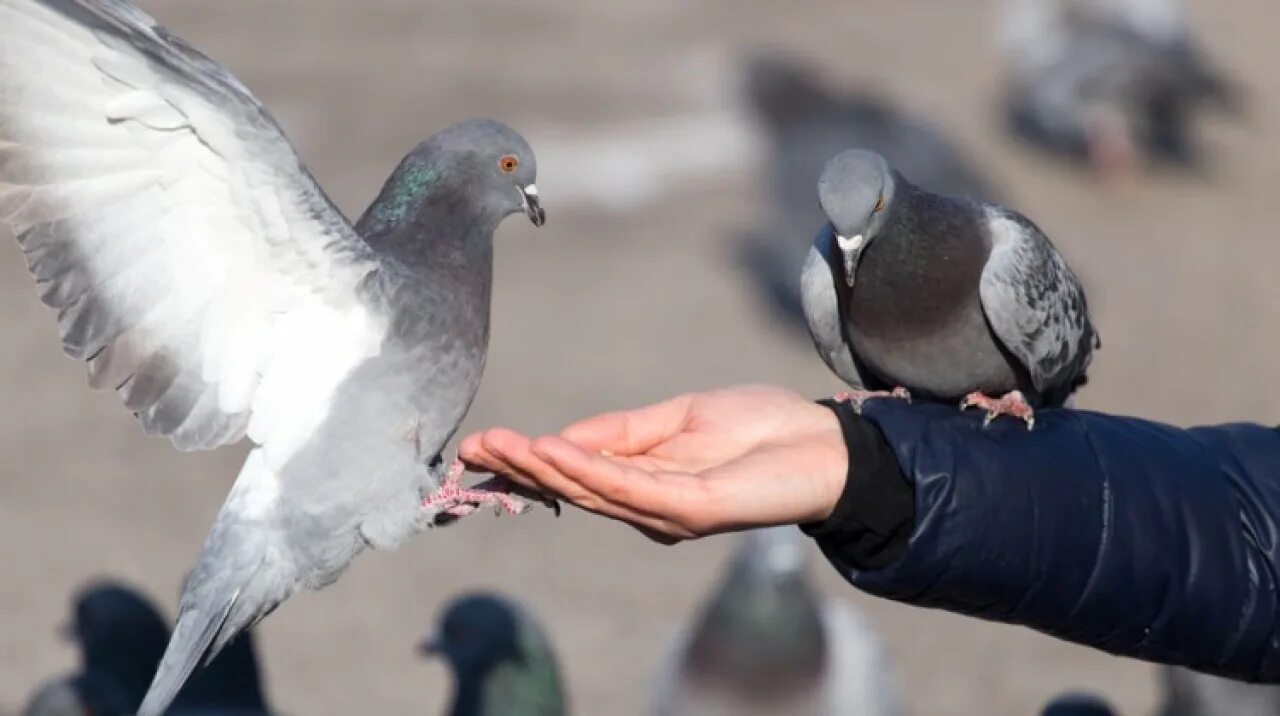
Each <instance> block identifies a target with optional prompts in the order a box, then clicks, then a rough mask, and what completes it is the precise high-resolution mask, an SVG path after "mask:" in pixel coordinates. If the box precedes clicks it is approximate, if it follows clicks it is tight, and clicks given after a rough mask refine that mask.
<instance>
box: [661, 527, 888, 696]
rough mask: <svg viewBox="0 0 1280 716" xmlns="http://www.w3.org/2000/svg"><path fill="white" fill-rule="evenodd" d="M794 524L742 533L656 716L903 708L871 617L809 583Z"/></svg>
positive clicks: (664, 680) (670, 666)
mask: <svg viewBox="0 0 1280 716" xmlns="http://www.w3.org/2000/svg"><path fill="white" fill-rule="evenodd" d="M807 542H808V540H807V539H806V538H805V537H804V535H803V534H802V533H801V532H800V531H799V530H797V529H796V528H795V527H790V526H788V527H773V528H768V529H762V530H756V531H753V532H748V533H747V534H746V535H744V536H743V538H742V540H741V542H740V544H739V546H738V549H737V552H736V554H735V555H734V557H733V560H732V562H731V563H730V565H729V568H728V571H727V574H726V575H725V577H724V579H723V580H722V581H721V583H720V585H719V586H718V587H717V588H716V591H715V593H714V594H712V595H711V597H710V599H709V600H708V601H707V602H706V603H705V604H704V605H703V606H702V608H701V609H700V611H699V613H698V615H697V616H696V617H695V618H694V620H693V621H692V622H691V623H690V624H688V625H686V626H685V627H683V628H682V629H681V631H680V632H678V633H677V634H676V636H675V638H674V640H673V642H672V645H671V647H670V650H669V652H668V654H667V657H666V659H665V660H664V661H663V663H662V665H661V667H660V669H659V672H658V677H657V681H656V684H655V690H654V701H653V709H652V713H653V714H654V716H695V715H696V716H720V715H724V716H729V715H733V716H750V715H751V714H761V715H762V716H763V714H788V716H844V715H845V714H859V716H896V715H898V714H901V713H903V707H902V703H901V696H900V694H899V692H898V688H897V681H896V678H895V677H894V676H893V674H892V669H891V668H890V667H889V663H888V658H887V657H886V655H885V653H884V650H883V647H882V646H881V644H880V641H879V639H878V638H877V637H876V635H875V633H874V632H873V631H872V629H871V628H870V626H869V625H868V624H867V623H866V620H865V619H864V618H863V617H862V616H861V615H860V614H859V613H858V612H857V611H856V610H854V609H853V607H852V606H851V605H849V604H847V603H845V602H842V601H835V600H824V599H822V598H821V597H820V596H819V595H818V594H816V593H815V591H814V588H813V585H812V584H810V582H809V578H808V574H807V565H808V549H809V545H808V544H807Z"/></svg>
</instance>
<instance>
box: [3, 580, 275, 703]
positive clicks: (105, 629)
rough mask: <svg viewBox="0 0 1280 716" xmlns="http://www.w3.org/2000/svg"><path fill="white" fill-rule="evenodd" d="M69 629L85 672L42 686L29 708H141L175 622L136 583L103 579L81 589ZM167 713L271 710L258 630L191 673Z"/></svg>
mask: <svg viewBox="0 0 1280 716" xmlns="http://www.w3.org/2000/svg"><path fill="white" fill-rule="evenodd" d="M66 635H67V636H68V637H69V638H71V639H73V640H74V641H75V643H76V646H77V647H78V648H79V650H80V670H79V672H78V673H76V674H74V675H71V676H67V677H63V678H59V679H56V680H54V681H51V682H50V683H48V684H47V685H46V686H45V687H43V688H42V689H40V691H39V692H38V693H37V694H36V696H35V697H33V698H32V700H31V703H30V705H29V706H28V707H27V711H26V713H27V714H31V715H34V714H44V715H45V716H54V715H55V714H86V715H88V714H94V715H95V716H112V715H113V714H115V715H119V716H125V715H132V714H134V713H136V712H137V710H138V707H139V705H140V704H141V703H142V699H143V697H144V696H145V695H146V693H147V686H148V684H150V683H151V677H152V675H153V674H155V671H156V667H157V666H159V665H160V659H161V657H162V656H164V650H165V644H166V643H167V642H168V641H169V627H168V626H167V624H166V622H165V620H164V617H163V616H161V614H160V610H159V609H157V608H156V606H155V605H154V604H152V602H151V600H149V599H148V598H147V597H146V596H145V595H143V594H142V593H141V592H139V591H137V590H135V589H132V588H130V587H127V586H125V585H122V584H118V583H116V582H97V583H94V584H91V585H89V586H87V587H85V588H84V589H82V590H80V591H79V592H77V594H76V596H75V599H74V603H73V605H72V616H71V621H70V623H69V624H68V626H67V629H66ZM169 713H170V714H173V715H175V716H178V715H180V716H197V715H198V714H224V715H226V714H238V715H240V716H249V715H251V714H252V715H255V716H257V715H261V714H266V713H268V709H267V706H266V700H265V699H264V698H263V696H262V691H261V684H260V679H259V676H258V666H257V659H256V657H255V656H254V653H253V632H252V631H246V632H244V633H243V634H241V635H240V636H239V637H237V638H236V639H235V640H234V641H233V642H232V643H231V644H230V646H228V647H227V649H226V650H224V651H223V652H222V653H221V654H219V655H218V657H217V658H216V659H214V660H213V662H212V663H211V664H210V665H209V666H208V668H206V669H205V670H204V671H202V672H200V673H199V674H197V675H196V676H195V677H194V678H193V679H191V681H190V683H188V684H187V685H186V687H185V688H183V689H182V691H181V692H180V693H179V694H178V697H177V700H176V701H175V702H174V705H173V707H172V708H171V709H170V710H169Z"/></svg>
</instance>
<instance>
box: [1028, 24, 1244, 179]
mask: <svg viewBox="0 0 1280 716" xmlns="http://www.w3.org/2000/svg"><path fill="white" fill-rule="evenodd" d="M1005 25H1006V28H1005V35H1006V40H1005V49H1006V55H1007V60H1008V65H1009V68H1010V72H1009V75H1010V77H1009V88H1008V92H1007V97H1006V113H1007V117H1008V121H1009V125H1010V127H1011V128H1012V129H1013V131H1014V132H1015V133H1016V134H1017V135H1018V136H1020V137H1022V138H1024V139H1027V140H1029V141H1031V142H1033V143H1035V144H1037V145H1039V146H1042V147H1044V148H1046V149H1049V150H1051V151H1054V152H1057V153H1060V154H1063V155H1068V156H1078V157H1086V156H1089V155H1090V154H1091V152H1096V150H1097V148H1096V146H1095V145H1097V144H1098V143H1099V142H1105V141H1108V135H1110V137H1111V139H1110V140H1109V141H1113V142H1114V141H1120V142H1122V143H1124V144H1127V145H1129V146H1130V149H1131V150H1132V151H1137V152H1141V153H1143V154H1144V155H1145V156H1146V157H1148V158H1150V159H1153V160H1155V161H1165V162H1170V163H1174V164H1180V165H1191V166H1194V165H1196V164H1198V163H1200V161H1201V152H1200V150H1199V147H1198V146H1197V143H1196V141H1195V137H1194V132H1193V124H1194V121H1195V118H1196V114H1197V113H1198V112H1199V111H1200V110H1202V109H1204V108H1206V107H1220V108H1225V109H1227V110H1230V111H1235V110H1238V108H1239V104H1240V99H1239V96H1238V95H1239V92H1238V91H1237V90H1236V88H1235V87H1234V86H1233V84H1232V83H1231V82H1230V81H1229V80H1227V79H1226V78H1225V77H1224V76H1223V74H1222V73H1221V72H1220V71H1219V70H1218V69H1217V68H1216V67H1214V66H1213V65H1212V64H1211V63H1210V62H1209V61H1208V59H1206V57H1205V53H1204V52H1203V50H1202V49H1201V48H1200V46H1199V44H1198V42H1197V41H1196V38H1195V37H1194V36H1193V34H1192V31H1191V28H1190V26H1189V24H1188V21H1187V18H1186V12H1185V10H1184V8H1183V7H1182V3H1181V2H1179V0H1011V2H1010V3H1009V8H1008V12H1007V16H1006V22H1005Z"/></svg>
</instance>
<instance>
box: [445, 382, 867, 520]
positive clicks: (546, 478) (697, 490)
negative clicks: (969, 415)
mask: <svg viewBox="0 0 1280 716" xmlns="http://www.w3.org/2000/svg"><path fill="white" fill-rule="evenodd" d="M459 454H460V456H461V458H462V459H463V461H465V462H467V463H468V464H470V465H472V466H475V467H479V468H484V469H487V470H492V471H494V472H497V473H500V474H503V475H506V476H508V477H510V478H511V479H512V480H514V481H515V482H517V483H520V484H522V485H524V486H525V487H529V488H532V489H535V490H538V491H540V492H543V493H546V494H548V495H550V496H553V497H557V498H560V499H563V500H567V501H569V502H572V503H574V504H575V505H577V506H579V507H581V508H583V509H586V510H590V511H592V512H596V513H598V514H601V515H605V516H607V517H612V518H614V519H617V520H621V521H623V522H627V523H629V524H631V525H633V526H635V527H637V528H639V529H640V530H641V531H642V532H644V533H645V534H647V535H649V536H650V537H652V538H653V539H655V540H658V541H660V542H664V543H672V542H676V541H679V540H684V539H692V538H696V537H702V536H706V535H710V534H715V533H718V532H727V531H731V530H737V529H745V528H751V527H762V526H766V525H777V524H789V523H790V524H794V523H803V522H812V521H816V520H822V519H825V518H826V517H827V516H829V515H830V514H831V510H832V509H833V508H834V506H835V504H836V500H837V499H838V498H839V497H840V493H841V491H842V490H843V488H844V481H845V474H846V471H847V465H848V456H847V453H846V450H845V446H844V440H843V437H842V435H841V432H840V426H839V423H838V422H837V420H836V418H835V415H833V414H832V413H831V411H830V410H828V409H826V408H824V407H822V406H820V405H816V404H814V403H813V402H811V401H809V400H806V399H805V398H803V397H801V396H799V395H797V394H795V393H793V392H791V391H789V390H784V389H782V388H776V387H772V386H763V385H756V386H742V387H736V388H727V389H723V390H714V391H710V392H706V393H690V394H687V395H681V396H679V397H676V398H672V399H670V400H667V401H665V402H662V403H658V404H656V405H651V406H649V407H645V408H640V409H637V410H628V411H622V412H616V413H607V414H604V415H599V416H596V417H593V418H587V419H586V420H583V421H581V422H578V423H574V424H573V425H570V426H569V427H567V428H565V429H564V430H563V431H562V432H561V433H560V435H558V436H546V437H540V438H537V439H530V438H528V437H526V436H524V435H521V434H519V433H516V432H513V431H511V430H507V429H504V428H493V429H490V430H486V431H483V432H480V433H475V434H472V435H469V436H467V437H466V438H465V439H464V440H463V441H462V443H461V445H460V447H459Z"/></svg>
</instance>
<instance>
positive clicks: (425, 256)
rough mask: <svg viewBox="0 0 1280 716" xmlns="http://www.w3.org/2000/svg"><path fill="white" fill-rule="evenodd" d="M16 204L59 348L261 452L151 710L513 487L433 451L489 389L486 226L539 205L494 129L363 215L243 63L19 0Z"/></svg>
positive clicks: (5, 80)
mask: <svg viewBox="0 0 1280 716" xmlns="http://www.w3.org/2000/svg"><path fill="white" fill-rule="evenodd" d="M0 96H3V97H4V98H5V102H4V103H3V104H0V220H2V221H5V222H7V223H8V224H10V225H11V227H12V228H13V231H14V233H15V235H16V236H17V237H18V241H19V244H20V245H21V248H22V250H23V252H24V254H25V255H26V258H27V261H28V265H29V267H30V269H31V271H32V273H33V274H34V275H35V277H36V280H37V282H38V283H39V286H40V290H41V298H42V299H43V300H44V302H45V303H46V304H48V305H50V306H51V307H54V308H56V309H58V325H59V330H60V333H61V335H62V342H63V349H64V350H65V351H66V352H67V353H68V354H69V355H71V356H73V357H75V358H79V359H81V360H85V361H88V362H89V375H90V384H91V385H93V386H95V387H107V388H114V389H116V390H117V392H119V393H120V395H121V397H122V398H123V399H124V403H125V405H126V407H128V408H129V409H130V410H131V411H133V412H134V413H135V414H136V415H137V416H138V418H139V419H140V420H141V422H142V424H143V427H144V428H145V430H146V432H147V433H148V434H151V435H164V436H166V437H168V438H170V439H171V440H172V441H173V443H174V444H175V445H176V446H177V447H179V448H181V449H185V450H194V449H210V448H215V447H219V446H222V445H227V444H230V443H234V442H238V441H239V440H240V439H241V438H243V437H244V436H246V435H247V436H248V437H249V438H250V439H251V440H252V441H253V443H254V446H255V449H254V450H253V451H252V452H251V453H250V454H249V457H248V459H247V460H246V462H245V464H244V467H243V468H242V470H241V472H240V475H239V477H238V478H237V479H236V482H235V485H234V486H233V487H232V489H231V492H230V495H229V496H228V498H227V501H226V503H225V504H224V505H223V508H222V510H221V511H220V513H219V515H218V517H217V519H216V521H215V523H214V526H213V529H212V531H211V532H210V534H209V537H208V539H207V541H206V543H205V546H204V550H203V551H202V552H201V554H200V557H199V559H198V561H197V563H196V566H195V569H194V571H193V572H192V575H191V578H190V580H189V581H188V583H187V587H186V589H185V591H184V593H183V597H182V601H181V605H180V613H179V616H178V623H177V626H176V628H175V629H174V633H173V637H172V640H171V641H170V644H169V647H168V650H167V651H166V653H165V656H164V659H163V661H162V663H161V666H160V669H159V671H158V672H157V674H156V677H155V680H154V681H153V683H152V686H151V689H150V691H149V693H148V695H147V698H146V699H145V700H144V702H143V704H142V706H141V708H140V709H139V713H140V714H142V716H156V715H157V714H160V713H162V712H164V711H165V709H166V708H167V707H168V705H169V704H170V703H171V702H172V700H173V698H174V696H175V695H176V694H177V693H178V690H179V688H180V687H181V686H182V684H183V682H184V681H185V680H186V679H187V677H188V676H189V675H190V674H191V672H192V671H193V670H194V669H195V668H196V667H197V666H198V665H200V664H202V663H207V662H208V661H209V660H210V659H211V658H212V657H213V656H215V655H216V654H217V653H218V652H219V651H221V650H222V649H223V648H224V647H226V646H227V644H229V643H230V642H231V641H232V639H233V638H234V637H235V636H236V634H238V633H239V632H241V631H242V630H244V629H245V628H247V627H249V626H250V625H252V624H254V623H255V622H256V621H257V620H259V619H261V618H262V617H264V616H266V615H267V614H268V613H270V612H271V611H272V610H273V609H274V608H275V607H276V606H278V605H279V604H280V603H281V602H283V601H284V600H285V599H287V598H288V597H289V595H290V594H292V593H293V592H294V591H296V590H297V589H299V588H301V587H307V588H311V589H319V588H321V587H324V586H325V585H327V584H329V583H331V582H333V581H334V580H336V579H337V578H338V577H339V576H340V575H341V574H342V571H343V570H344V569H345V568H346V566H347V564H348V563H349V562H350V561H351V560H352V559H353V558H354V557H355V556H356V555H357V554H359V553H360V552H361V551H363V550H364V549H365V547H367V546H372V547H376V548H380V549H391V548H394V547H396V546H398V545H400V544H401V543H403V542H404V541H405V540H406V539H407V538H408V537H410V536H411V535H413V534H415V533H417V532H418V531H420V530H421V529H423V528H424V527H426V526H428V525H431V524H433V523H435V522H436V521H437V518H439V519H441V520H447V519H451V518H454V517H456V516H457V515H460V514H465V513H466V512H468V511H470V510H472V509H474V508H475V507H476V506H477V505H478V504H480V503H497V504H501V505H502V506H503V507H504V508H506V509H508V510H510V511H516V510H518V509H520V508H521V507H523V505H522V504H521V503H519V501H517V500H515V499H514V498H512V497H511V496H509V495H507V494H503V493H500V492H494V491H481V490H464V489H462V488H461V487H460V486H459V484H458V480H457V478H458V475H459V474H460V472H461V465H460V463H458V464H455V466H454V468H452V469H449V470H448V471H446V469H445V467H444V465H443V462H442V459H441V456H440V452H441V450H442V449H443V448H444V446H445V443H446V442H447V441H448V440H449V438H450V437H451V436H452V435H453V433H454V431H455V430H456V429H457V427H458V424H459V423H460V421H461V420H462V418H463V416H464V414H465V413H466V411H467V408H468V407H469V406H470V404H471V400H472V398H473V397H474V395H475V392H476V388H477V387H478V385H479V382H480V375H481V371H482V369H483V366H484V358H485V352H486V350H487V343H488V336H489V297H490V287H491V282H492V262H493V243H492V238H493V232H494V230H495V229H496V228H497V227H498V224H499V223H500V222H501V221H502V220H503V219H504V218H505V217H507V216H508V215H511V214H514V213H519V212H524V213H525V214H526V215H527V216H528V217H529V219H530V220H531V221H533V223H534V224H535V225H541V224H542V223H543V222H544V220H545V214H544V213H543V211H542V209H541V208H540V206H539V201H538V194H537V190H536V188H535V187H534V184H533V182H534V176H535V174H536V168H535V163H534V157H533V152H532V151H531V150H530V148H529V146H528V144H527V143H526V142H525V141H524V139H522V138H521V137H520V136H519V135H518V134H516V133H515V132H514V131H512V130H511V129H509V128H507V127H505V126H503V125H501V124H499V123H497V122H493V121H489V120H471V121H467V122H463V123H462V124H459V125H455V126H453V127H450V128H448V129H446V130H444V131H442V132H440V133H438V134H437V135H435V136H434V137H432V138H430V139H429V140H427V141H425V142H424V143H422V144H420V145H419V146H418V147H417V148H415V149H414V150H413V151H412V153H410V154H409V155H408V156H407V157H406V158H405V159H404V160H403V161H402V162H401V164H400V165H399V167H398V168H397V169H396V170H395V172H394V174H393V175H392V176H391V178H390V179H389V180H388V181H387V183H386V185H385V186H384V187H383V189H382V191H381V193H380V194H379V196H378V198H377V200H376V201H375V202H374V204H373V205H372V206H371V207H370V208H369V210H368V211H367V212H366V213H365V215H364V216H363V218H361V219H360V221H359V222H358V223H357V224H356V225H355V226H354V227H353V226H352V225H351V224H350V223H349V222H348V221H347V220H346V219H345V218H344V217H343V216H342V215H341V214H340V213H339V211H338V210H337V208H335V207H334V206H333V204H332V203H331V202H330V201H329V200H328V198H327V197H326V196H325V194H324V192H323V191H322V190H321V189H320V187H319V186H318V185H317V184H316V182H315V181H314V179H313V178H312V177H311V175H310V174H309V173H308V171H307V170H306V168H305V166H304V165H303V164H302V162H301V159H300V158H299V157H298V154H297V152H296V151H295V150H294V148H293V147H292V146H291V145H290V143H289V141H288V140H287V139H286V137H285V136H284V134H283V132H282V130H281V129H280V127H279V125H277V124H276V122H275V121H274V120H273V119H272V117H271V115H270V114H269V113H268V112H267V110H266V109H265V108H264V107H263V106H262V105H261V104H260V103H259V102H258V101H257V100H256V99H255V98H254V97H253V95H252V94H251V93H250V92H249V90H247V89H246V88H245V87H244V86H243V85H242V84H240V82H239V81H237V80H236V79H235V78H234V77H233V76H231V74H229V73H228V72H227V70H226V69H225V68H223V67H222V66H221V65H219V64H217V63H216V62H214V61H213V60H211V59H209V58H207V57H206V56H204V55H202V54H200V53H199V52H198V51H196V50H195V49H193V48H191V47H190V46H189V45H188V44H187V43H185V42H184V41H182V40H181V39H179V38H177V37H175V36H173V35H172V34H170V33H169V32H168V31H167V30H165V29H164V28H162V27H159V26H156V25H155V24H154V21H153V20H152V19H151V18H150V17H148V16H147V15H146V14H144V13H142V12H141V11H140V10H138V9H137V8H135V7H134V6H133V5H131V4H129V3H128V2H126V1H125V0H100V1H91V0H0Z"/></svg>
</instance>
